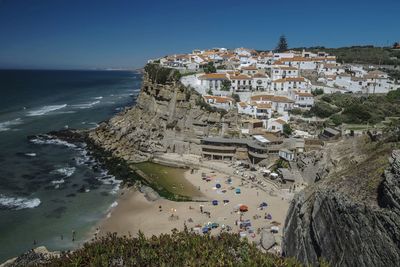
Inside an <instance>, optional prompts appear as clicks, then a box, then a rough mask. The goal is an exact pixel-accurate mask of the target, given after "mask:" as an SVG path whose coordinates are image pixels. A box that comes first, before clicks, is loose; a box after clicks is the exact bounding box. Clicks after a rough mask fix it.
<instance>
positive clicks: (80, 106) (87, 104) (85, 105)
mask: <svg viewBox="0 0 400 267" xmlns="http://www.w3.org/2000/svg"><path fill="white" fill-rule="evenodd" d="M99 103H100V101H99V100H96V101H94V102H90V103H83V104H77V105H72V107H73V108H79V109H87V108H92V107H93V106H95V105H97V104H99Z"/></svg>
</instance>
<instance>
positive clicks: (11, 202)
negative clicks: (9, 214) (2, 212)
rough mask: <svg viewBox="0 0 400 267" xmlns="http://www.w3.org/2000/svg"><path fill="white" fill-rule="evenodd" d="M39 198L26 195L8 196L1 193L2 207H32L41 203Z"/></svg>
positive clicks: (0, 205) (19, 208)
mask: <svg viewBox="0 0 400 267" xmlns="http://www.w3.org/2000/svg"><path fill="white" fill-rule="evenodd" d="M40 203H41V202H40V199H39V198H32V199H29V198H24V197H7V196H5V195H2V194H0V208H1V207H3V208H6V209H13V210H21V209H32V208H35V207H37V206H39V205H40Z"/></svg>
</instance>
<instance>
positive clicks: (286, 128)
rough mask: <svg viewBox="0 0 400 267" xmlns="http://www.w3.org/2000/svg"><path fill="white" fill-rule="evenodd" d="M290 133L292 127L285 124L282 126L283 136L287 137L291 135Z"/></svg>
mask: <svg viewBox="0 0 400 267" xmlns="http://www.w3.org/2000/svg"><path fill="white" fill-rule="evenodd" d="M292 132H293V130H292V127H290V125H289V124H287V123H285V124H284V125H283V133H284V134H285V135H287V136H289V135H291V134H292Z"/></svg>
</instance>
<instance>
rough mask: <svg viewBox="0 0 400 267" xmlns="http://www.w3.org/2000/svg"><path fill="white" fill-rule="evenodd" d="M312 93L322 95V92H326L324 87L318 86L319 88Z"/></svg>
mask: <svg viewBox="0 0 400 267" xmlns="http://www.w3.org/2000/svg"><path fill="white" fill-rule="evenodd" d="M311 93H312V94H313V95H314V96H317V95H322V94H323V93H324V89H320V88H317V89H315V90H312V91H311Z"/></svg>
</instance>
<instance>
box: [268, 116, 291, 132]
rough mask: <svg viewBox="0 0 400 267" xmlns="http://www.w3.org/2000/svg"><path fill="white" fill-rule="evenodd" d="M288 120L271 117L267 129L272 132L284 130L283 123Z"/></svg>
mask: <svg viewBox="0 0 400 267" xmlns="http://www.w3.org/2000/svg"><path fill="white" fill-rule="evenodd" d="M286 123H287V122H286V121H285V120H283V119H282V118H279V119H269V120H268V123H267V130H268V131H270V132H283V125H285V124H286Z"/></svg>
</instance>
